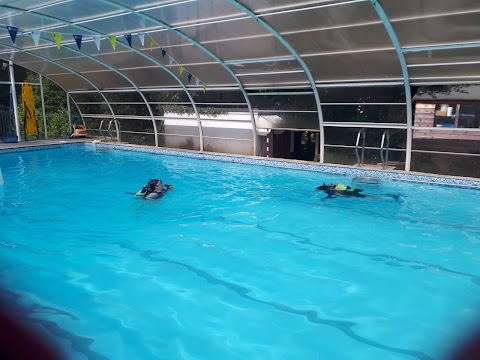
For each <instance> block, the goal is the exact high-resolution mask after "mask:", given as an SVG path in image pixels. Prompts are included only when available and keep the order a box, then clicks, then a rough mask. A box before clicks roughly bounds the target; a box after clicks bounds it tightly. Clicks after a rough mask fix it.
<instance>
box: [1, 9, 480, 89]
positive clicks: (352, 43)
mask: <svg viewBox="0 0 480 360" xmlns="http://www.w3.org/2000/svg"><path fill="white" fill-rule="evenodd" d="M236 4H237V5H238V6H236ZM379 4H380V6H382V7H383V9H384V10H385V13H386V15H387V17H388V20H389V21H390V22H391V23H392V26H393V29H394V31H395V34H394V35H395V36H396V37H397V38H398V39H399V42H400V45H401V46H402V47H403V48H404V50H405V58H406V61H407V65H408V72H409V74H410V77H411V80H413V81H417V82H421V81H425V82H427V81H430V82H432V83H442V82H449V81H476V79H477V78H478V76H480V75H478V76H477V66H476V65H477V64H478V63H479V61H480V60H478V59H479V55H480V50H479V49H480V46H478V44H479V43H480V32H479V31H478V19H479V18H480V2H479V1H478V0H462V1H451V0H402V1H398V0H382V1H380V2H379ZM0 5H1V6H0V16H1V17H2V18H3V24H4V25H10V26H15V27H17V28H18V33H17V37H16V42H15V44H13V42H12V40H11V38H10V34H9V32H8V31H7V29H6V27H5V26H3V27H0V58H1V59H4V60H8V59H12V60H14V61H15V63H16V64H18V65H21V66H25V67H27V68H28V67H31V68H35V69H38V71H40V72H41V73H42V74H44V75H46V76H52V77H57V78H61V79H62V82H63V83H64V84H66V85H68V86H72V89H77V88H84V87H86V86H87V87H91V86H92V85H86V84H85V80H82V79H81V76H78V81H79V83H78V85H75V82H74V79H75V78H76V77H77V75H69V74H68V73H69V71H71V72H77V73H79V74H80V73H81V74H84V75H85V76H87V77H88V78H89V79H91V80H92V81H93V82H95V83H96V84H98V86H100V87H102V88H103V87H105V88H106V89H115V88H119V89H124V88H134V87H135V86H137V87H146V88H152V89H155V88H158V89H160V88H164V87H175V88H181V84H180V83H179V82H178V80H176V79H175V76H172V74H169V72H168V70H166V69H165V68H162V64H163V66H164V67H167V68H168V67H170V68H171V69H170V70H171V71H173V72H174V73H175V74H176V76H178V77H179V78H180V79H181V81H182V82H183V83H184V84H185V85H187V86H188V87H195V86H196V85H195V82H194V81H195V79H199V80H200V81H201V82H205V83H206V84H207V85H208V86H209V87H214V86H218V87H222V86H225V87H227V86H228V87H232V86H235V87H237V86H238V83H237V79H236V76H238V80H239V81H240V82H241V83H242V84H244V85H245V86H247V87H254V86H259V87H260V86H265V87H272V88H273V87H276V86H278V87H288V86H294V85H301V86H305V87H309V86H310V85H311V84H309V81H308V78H307V76H306V74H305V71H304V69H303V67H302V63H301V62H299V61H297V60H296V59H295V57H296V56H297V54H298V55H299V56H301V58H302V60H303V61H304V62H305V63H306V67H307V68H308V69H307V71H310V72H311V73H312V75H313V77H314V80H315V81H316V82H317V83H319V84H322V83H343V82H350V83H356V82H358V83H362V82H369V81H385V80H395V81H398V80H400V81H401V80H403V75H402V72H401V69H400V62H399V59H398V55H397V53H396V51H395V50H394V46H393V43H392V41H391V38H390V36H389V35H388V33H387V31H386V29H385V25H384V22H383V20H385V19H382V18H381V17H380V16H379V14H378V13H377V11H376V9H375V7H374V6H373V5H372V2H371V1H367V0H365V1H361V0H343V1H340V0H298V1H292V0H241V1H225V0H152V1H149V0H140V1H130V0H119V1H110V0H102V1H98V0H70V1H61V0H49V1H46V0H36V1H31V0H4V1H2V0H0ZM242 6H245V7H246V8H248V9H249V10H251V11H253V12H254V13H255V14H256V15H258V17H259V18H260V19H262V20H263V21H265V22H266V23H268V25H269V26H271V27H272V28H273V31H270V29H268V28H267V27H265V26H263V25H262V22H261V21H258V19H256V18H251V17H250V16H249V14H248V11H244V10H243V9H242ZM164 25H165V26H164ZM168 27H174V28H175V29H174V30H171V29H167V28H168ZM32 30H40V31H41V38H40V41H39V44H38V47H37V46H36V45H35V44H34V42H33V38H32V34H31V31H32ZM52 32H59V33H61V34H62V41H61V48H60V49H57V48H56V45H55V41H54V39H53V36H52ZM140 32H141V33H145V43H144V45H142V44H141V42H140V37H139V36H138V33H140ZM74 34H75V35H82V36H83V42H82V49H81V50H79V49H78V47H77V44H76V43H75V41H74V39H73V35H74ZM126 34H131V35H132V47H133V48H130V46H129V44H128V43H127V40H126V38H125V36H124V35H126ZM93 35H101V40H100V50H98V49H97V46H96V44H95V42H94V41H93ZM107 35H115V36H116V40H117V45H116V49H115V50H113V49H112V46H111V44H110V41H109V40H108V38H107ZM151 39H152V40H153V45H154V46H153V49H152V50H150V40H151ZM284 42H286V43H288V44H289V46H290V48H289V46H285V44H284ZM465 44H469V46H470V48H466V47H465V46H464V45H465ZM475 44H477V45H475ZM431 45H434V46H436V48H433V49H430V50H425V51H420V52H409V51H408V50H411V49H406V48H410V47H417V46H431ZM446 45H449V46H450V48H448V49H447V48H445V46H446ZM475 46H477V47H475ZM202 47H204V48H202ZM161 48H164V49H165V50H166V51H167V56H165V57H163V56H162V52H161ZM19 51H20V52H19ZM21 51H24V52H25V54H22V53H21ZM170 57H171V59H170ZM277 59H278V60H277ZM217 60H218V61H217ZM54 62H58V64H59V65H60V66H58V67H55V66H52V65H50V64H51V63H54ZM225 64H226V66H228V67H229V68H230V69H231V71H233V72H234V73H235V74H236V76H232V74H230V73H229V70H228V69H226V68H225ZM180 66H182V67H183V68H184V69H185V71H186V72H190V73H191V74H192V76H194V78H193V80H192V79H191V80H190V82H189V81H188V79H187V78H186V73H184V74H183V75H182V76H181V75H180V74H179V69H180ZM452 79H453V80H452Z"/></svg>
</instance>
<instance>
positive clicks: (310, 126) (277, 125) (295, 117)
mask: <svg viewBox="0 0 480 360" xmlns="http://www.w3.org/2000/svg"><path fill="white" fill-rule="evenodd" d="M255 123H256V125H257V128H258V129H304V130H318V129H319V118H318V113H316V112H315V113H302V112H298V113H295V112H288V113H286V112H281V111H278V112H276V113H259V114H258V115H257V116H255Z"/></svg>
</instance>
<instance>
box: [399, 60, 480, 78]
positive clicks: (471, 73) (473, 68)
mask: <svg viewBox="0 0 480 360" xmlns="http://www.w3.org/2000/svg"><path fill="white" fill-rule="evenodd" d="M479 67H480V64H479V63H476V64H465V65H460V64H457V65H450V66H421V67H410V68H409V69H408V72H409V74H410V78H411V79H421V78H425V79H428V78H441V77H448V78H459V79H465V81H468V79H469V78H470V79H471V80H473V79H477V80H478V79H480V72H479V71H478V69H479Z"/></svg>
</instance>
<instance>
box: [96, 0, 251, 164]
mask: <svg viewBox="0 0 480 360" xmlns="http://www.w3.org/2000/svg"><path fill="white" fill-rule="evenodd" d="M98 1H99V2H102V3H104V4H107V5H111V6H114V7H116V8H118V9H121V10H124V11H128V12H130V13H133V14H135V15H137V16H139V17H141V18H143V19H146V20H148V21H150V22H153V23H154V24H157V25H159V26H162V27H164V28H166V29H168V30H171V31H173V32H174V33H175V34H177V35H179V36H180V37H181V38H183V39H185V40H187V41H189V42H190V43H192V44H193V45H195V46H196V47H197V48H199V49H201V50H202V51H203V52H205V53H206V54H208V55H209V56H210V57H211V58H212V59H214V60H215V61H217V62H218V63H219V64H220V65H221V66H222V67H223V68H224V69H225V70H227V72H228V73H229V74H230V75H231V76H232V77H233V79H234V80H235V82H236V83H237V85H238V87H239V89H240V91H241V92H242V94H243V97H244V98H245V102H246V104H247V107H248V112H249V114H250V120H251V123H252V130H253V155H257V124H256V122H255V116H254V115H253V110H252V105H251V103H250V99H249V97H248V94H247V91H246V90H245V88H244V86H243V84H242V82H241V81H240V80H239V79H238V77H237V75H236V74H235V73H234V72H233V71H232V69H230V67H229V66H228V65H227V64H226V63H225V62H224V61H223V60H222V59H220V58H219V57H218V56H217V55H215V54H214V53H213V52H212V51H210V50H209V49H208V48H206V47H205V46H204V45H203V44H201V43H199V42H198V41H197V40H195V39H194V38H191V37H190V36H188V35H187V34H185V33H183V32H182V31H179V30H178V29H175V28H174V27H172V26H170V25H169V24H167V23H165V22H163V21H161V20H158V19H156V18H154V17H151V16H149V15H145V14H143V13H141V12H137V11H135V9H132V8H129V7H128V6H124V5H122V4H118V3H117V2H115V1H111V0H98ZM182 85H183V83H182ZM192 101H193V99H192ZM199 121H200V118H199ZM202 150H203V148H202Z"/></svg>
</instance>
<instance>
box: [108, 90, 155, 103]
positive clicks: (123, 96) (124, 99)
mask: <svg viewBox="0 0 480 360" xmlns="http://www.w3.org/2000/svg"><path fill="white" fill-rule="evenodd" d="M104 95H105V97H106V98H107V100H108V101H109V102H111V103H113V102H118V103H142V104H144V103H145V102H144V100H143V98H142V96H141V95H140V93H139V92H137V91H129V92H105V93H104Z"/></svg>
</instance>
